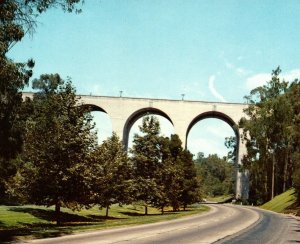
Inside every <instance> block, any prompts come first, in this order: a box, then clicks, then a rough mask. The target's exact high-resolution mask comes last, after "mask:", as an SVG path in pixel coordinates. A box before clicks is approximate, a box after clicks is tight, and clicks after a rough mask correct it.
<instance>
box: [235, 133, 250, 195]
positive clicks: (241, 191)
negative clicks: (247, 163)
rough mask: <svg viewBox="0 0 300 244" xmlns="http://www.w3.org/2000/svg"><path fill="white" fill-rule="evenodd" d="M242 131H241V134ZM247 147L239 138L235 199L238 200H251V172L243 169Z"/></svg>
mask: <svg viewBox="0 0 300 244" xmlns="http://www.w3.org/2000/svg"><path fill="white" fill-rule="evenodd" d="M241 133H242V131H240V134H241ZM246 153H247V149H246V145H245V144H244V143H243V142H242V139H241V138H239V145H238V155H237V164H236V182H235V197H236V198H237V199H248V198H249V172H248V171H247V170H243V169H242V159H243V157H244V155H246Z"/></svg>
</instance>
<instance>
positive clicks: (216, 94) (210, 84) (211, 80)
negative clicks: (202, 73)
mask: <svg viewBox="0 0 300 244" xmlns="http://www.w3.org/2000/svg"><path fill="white" fill-rule="evenodd" d="M215 78H216V77H215V76H214V75H212V76H210V77H209V79H208V88H209V90H210V92H211V93H212V95H213V96H214V97H215V98H217V99H219V100H221V101H222V102H226V100H225V98H224V97H223V96H222V95H221V94H220V93H219V92H218V91H217V90H216V89H215V86H214V81H215Z"/></svg>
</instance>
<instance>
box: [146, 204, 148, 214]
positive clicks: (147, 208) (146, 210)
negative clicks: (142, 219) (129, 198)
mask: <svg viewBox="0 0 300 244" xmlns="http://www.w3.org/2000/svg"><path fill="white" fill-rule="evenodd" d="M145 215H148V206H147V205H145Z"/></svg>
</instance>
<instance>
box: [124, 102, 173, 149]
mask: <svg viewBox="0 0 300 244" xmlns="http://www.w3.org/2000/svg"><path fill="white" fill-rule="evenodd" d="M147 114H154V115H160V116H162V117H164V118H166V119H167V120H169V121H170V123H171V124H172V125H173V126H174V124H173V121H172V120H171V118H170V116H169V115H167V114H166V113H165V112H164V111H162V110H160V109H157V108H153V107H146V108H142V109H139V110H137V111H135V112H134V113H132V114H131V115H130V116H129V117H128V119H127V120H126V122H125V125H124V129H123V143H124V146H125V149H126V150H127V149H128V140H129V132H130V129H131V127H132V126H133V124H134V123H135V122H136V121H137V120H138V119H140V118H142V117H143V116H145V115H147Z"/></svg>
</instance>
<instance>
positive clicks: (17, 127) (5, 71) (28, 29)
mask: <svg viewBox="0 0 300 244" xmlns="http://www.w3.org/2000/svg"><path fill="white" fill-rule="evenodd" d="M80 2H81V1H80V0H53V1H48V0H26V1H17V0H2V1H1V3H0V128H1V130H0V199H1V200H0V201H3V200H5V198H7V195H5V191H6V189H5V184H6V183H7V181H8V179H9V178H10V177H11V176H13V175H14V174H15V172H16V170H17V168H18V164H17V163H16V162H18V160H16V157H17V155H18V153H20V152H21V151H22V143H23V133H24V131H23V128H24V126H23V124H22V123H23V120H22V119H23V116H22V114H21V110H22V109H21V107H22V94H21V91H22V89H23V88H24V87H25V86H26V85H27V84H28V82H29V78H30V77H31V75H32V68H33V66H34V62H33V61H32V60H29V61H28V62H26V63H18V62H14V61H13V60H11V59H9V58H8V57H7V53H8V51H9V50H10V49H11V48H12V47H13V46H14V45H15V43H16V42H19V41H20V40H21V39H22V38H23V37H24V35H25V34H26V33H33V31H34V28H35V26H36V17H37V16H38V15H39V14H40V13H42V12H44V11H46V10H47V9H48V8H51V7H61V8H63V9H64V10H66V11H69V12H71V11H72V10H77V11H76V12H79V9H77V8H76V7H77V6H78V3H80Z"/></svg>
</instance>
